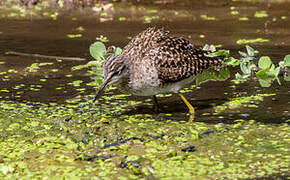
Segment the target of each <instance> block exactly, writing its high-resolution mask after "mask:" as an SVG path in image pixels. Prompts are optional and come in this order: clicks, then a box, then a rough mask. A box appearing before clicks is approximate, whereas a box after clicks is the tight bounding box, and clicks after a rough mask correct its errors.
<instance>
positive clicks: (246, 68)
mask: <svg viewBox="0 0 290 180" xmlns="http://www.w3.org/2000/svg"><path fill="white" fill-rule="evenodd" d="M240 67H241V70H242V72H243V73H244V74H250V73H251V70H250V69H249V66H247V64H246V63H241V64H240Z"/></svg>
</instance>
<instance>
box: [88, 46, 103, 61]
mask: <svg viewBox="0 0 290 180" xmlns="http://www.w3.org/2000/svg"><path fill="white" fill-rule="evenodd" d="M105 52H106V47H105V45H104V44H103V43H102V42H95V43H93V44H91V46H90V54H91V56H93V58H95V59H96V60H101V59H102V58H103V56H104V54H105Z"/></svg>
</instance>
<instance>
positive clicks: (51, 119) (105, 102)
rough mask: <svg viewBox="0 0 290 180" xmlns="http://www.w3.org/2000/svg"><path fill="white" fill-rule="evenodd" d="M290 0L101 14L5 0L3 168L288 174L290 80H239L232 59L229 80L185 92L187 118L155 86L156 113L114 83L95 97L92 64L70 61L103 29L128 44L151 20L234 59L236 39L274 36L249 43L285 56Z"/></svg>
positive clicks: (164, 1)
mask: <svg viewBox="0 0 290 180" xmlns="http://www.w3.org/2000/svg"><path fill="white" fill-rule="evenodd" d="M59 2H62V1H59ZM156 2H158V3H156ZM110 6H111V5H110ZM289 7H290V1H285V0H280V1H267V2H261V1H246V0H245V1H238V2H235V1H228V0H222V1H215V0H204V1H201V2H198V1H194V2H192V1H190V0H186V1H181V0H180V1H178V0H160V1H147V0H146V1H144V2H143V3H140V2H139V3H137V4H135V3H134V1H133V3H126V2H123V3H114V4H113V5H112V6H111V7H109V8H108V6H106V8H108V9H107V10H106V11H105V12H102V13H107V14H106V15H104V14H103V15H102V16H100V13H99V12H96V11H92V10H91V9H90V8H85V9H82V8H79V9H77V8H76V9H73V8H72V9H70V8H67V9H64V10H55V9H41V7H31V8H28V9H29V10H30V11H28V9H27V8H22V7H20V9H19V7H14V8H10V9H6V8H5V7H4V6H3V7H0V177H3V178H6V179H19V178H20V179H21V178H22V179H23V178H24V179H31V178H39V179H43V178H48V179H60V177H61V178H62V179H92V177H95V178H100V179H106V178H107V179H117V178H118V179H121V178H123V179H127V178H129V179H141V178H144V179H162V178H164V177H165V178H172V179H174V177H177V179H178V178H180V177H182V178H185V179H212V178H214V179H286V178H288V177H289V162H288V159H289V149H290V148H289V125H288V124H287V123H289V117H290V112H289V102H290V99H289V94H290V89H289V87H290V86H289V81H288V82H286V81H284V80H283V78H281V85H279V84H278V83H277V81H276V82H274V83H273V84H272V86H271V87H270V88H262V87H261V86H260V84H259V82H258V81H257V80H256V79H250V80H248V81H246V82H244V83H239V84H235V83H234V82H233V81H232V79H234V78H235V73H236V72H239V71H240V69H239V67H237V68H230V72H231V77H230V78H229V79H228V80H226V81H219V82H207V83H204V84H201V85H200V87H198V88H187V89H185V90H184V91H183V92H184V94H185V96H186V97H188V99H189V100H190V102H191V103H192V104H193V105H194V106H195V107H196V117H195V121H196V122H193V123H187V120H188V115H187V111H188V109H187V108H186V106H185V105H184V104H183V102H182V101H181V99H180V98H179V96H178V95H159V96H158V100H159V104H160V110H159V111H160V112H155V111H154V107H153V101H152V100H151V97H136V96H130V95H124V94H121V93H120V92H119V90H118V88H115V89H113V88H108V89H107V91H106V92H105V94H104V96H103V97H102V98H100V99H99V100H98V101H96V103H95V104H92V103H91V101H89V100H90V99H92V97H93V96H94V94H95V92H96V89H97V88H98V87H97V86H96V85H94V83H95V80H94V79H93V78H92V77H91V75H90V74H89V71H88V70H89V69H86V68H84V69H81V70H74V69H76V68H77V67H80V66H79V65H83V64H86V63H87V62H89V61H90V60H93V58H92V57H90V54H89V46H90V44H91V43H93V42H95V40H96V37H100V36H101V35H102V36H104V37H107V38H108V40H109V42H107V43H106V45H107V46H109V45H114V46H119V47H124V46H125V45H126V44H127V43H128V42H129V39H130V37H132V36H134V35H136V34H137V33H139V32H140V31H142V30H144V29H145V28H147V27H150V26H157V27H165V28H166V29H168V30H170V31H171V34H172V35H173V36H183V37H185V38H187V39H189V40H190V41H191V42H193V43H195V44H200V45H203V44H215V45H222V48H224V49H229V50H230V51H231V55H232V56H234V57H237V58H238V57H239V55H238V51H241V50H242V51H245V44H237V41H238V40H240V39H256V38H264V39H268V40H269V41H268V42H257V43H253V44H250V45H251V46H252V47H254V48H255V49H257V50H259V51H260V55H261V56H262V55H268V56H270V57H271V59H272V61H274V63H277V62H279V61H280V60H282V59H283V58H284V56H285V55H287V54H290V48H289V46H290V39H289V37H290V36H289V35H290V11H289ZM97 9H98V8H95V10H97ZM262 10H264V11H266V12H260V11H262ZM56 11H57V12H58V15H56V14H55V12H56ZM12 12H13V13H14V14H13V13H12ZM15 12H17V13H16V14H15ZM33 12H34V13H35V14H32V13H33ZM237 13H238V14H237ZM255 14H258V15H256V16H262V17H261V18H258V17H254V16H255ZM22 16H24V17H22ZM263 16H266V17H263ZM242 17H244V18H243V20H245V17H247V18H248V20H247V21H241V20H239V18H242ZM210 19H215V20H210ZM68 34H82V36H81V37H78V38H69V37H68V36H67V35H68ZM7 51H17V52H23V53H37V54H43V55H51V56H68V57H82V58H86V59H87V60H86V61H65V60H63V61H58V60H50V59H42V58H32V57H22V56H11V55H5V52H7ZM260 122H262V123H260Z"/></svg>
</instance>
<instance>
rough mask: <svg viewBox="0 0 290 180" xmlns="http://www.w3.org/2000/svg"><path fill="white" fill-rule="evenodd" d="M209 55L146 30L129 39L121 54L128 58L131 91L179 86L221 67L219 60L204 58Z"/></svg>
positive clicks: (183, 41) (181, 40)
mask: <svg viewBox="0 0 290 180" xmlns="http://www.w3.org/2000/svg"><path fill="white" fill-rule="evenodd" d="M209 53H211V52H209V51H205V50H203V49H202V47H199V46H194V45H192V44H191V43H190V42H189V41H188V40H186V39H184V38H181V37H171V36H169V32H166V31H164V30H162V29H155V28H148V29H146V30H145V31H143V32H141V33H140V34H139V35H137V36H136V37H135V38H133V39H132V40H131V42H130V43H129V44H128V45H127V46H126V47H125V48H124V50H123V53H122V54H123V55H125V56H127V57H129V59H130V61H131V64H132V71H134V72H133V73H131V74H132V77H131V83H134V82H132V81H133V79H134V78H135V79H138V80H139V82H138V83H137V84H135V85H136V86H135V87H136V88H138V87H139V88H142V87H141V86H164V85H166V84H169V83H171V84H172V83H175V82H179V81H182V80H184V79H188V78H190V77H192V76H195V75H197V74H198V73H201V72H202V71H203V70H205V69H207V68H209V67H216V66H221V65H222V64H223V62H224V58H223V57H208V56H207V55H208V54H209ZM140 79H141V80H140ZM142 79H143V80H142ZM144 83H145V84H144ZM146 83H147V84H146ZM133 88H134V87H133ZM143 88H144V87H143Z"/></svg>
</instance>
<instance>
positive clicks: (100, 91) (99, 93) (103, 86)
mask: <svg viewBox="0 0 290 180" xmlns="http://www.w3.org/2000/svg"><path fill="white" fill-rule="evenodd" d="M111 79H112V77H109V78H107V79H105V80H104V82H103V84H102V86H101V87H100V88H99V90H98V91H97V93H96V95H95V97H94V99H93V102H95V101H96V100H97V99H98V98H99V97H100V96H101V95H102V93H103V91H104V89H105V87H106V86H107V85H108V83H109V82H110V81H111Z"/></svg>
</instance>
